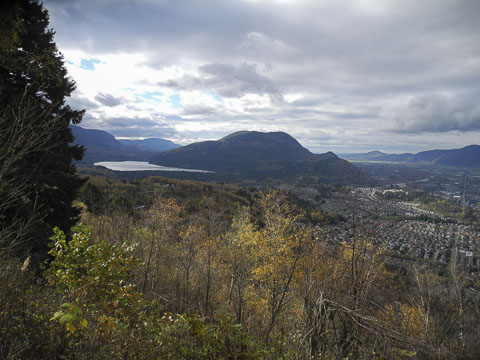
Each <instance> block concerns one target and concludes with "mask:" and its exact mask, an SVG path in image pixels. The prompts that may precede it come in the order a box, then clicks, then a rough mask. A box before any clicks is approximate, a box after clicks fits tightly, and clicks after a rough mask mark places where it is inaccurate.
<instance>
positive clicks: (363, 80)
mask: <svg viewBox="0 0 480 360" xmlns="http://www.w3.org/2000/svg"><path fill="white" fill-rule="evenodd" d="M45 7H46V8H47V9H48V10H49V12H50V25H51V26H52V27H53V28H54V30H55V31H56V37H55V41H56V43H57V45H58V47H59V49H60V51H61V52H62V53H63V55H64V57H65V60H66V66H67V69H68V71H69V74H70V76H72V78H73V79H74V80H75V81H76V83H77V90H76V91H75V93H74V95H73V96H72V98H71V99H70V103H71V105H72V106H74V107H76V108H85V109H86V110H87V113H86V115H85V117H84V121H83V123H82V126H83V127H85V128H96V129H102V130H106V131H109V132H110V133H112V134H113V135H115V136H116V137H121V138H146V137H162V138H166V139H170V140H173V141H174V142H177V143H179V144H188V143H191V142H194V141H201V140H210V139H218V138H220V137H222V136H225V135H227V134H229V133H232V132H234V131H239V130H257V131H285V132H287V133H289V134H291V135H292V136H294V137H295V138H297V140H299V141H300V143H301V144H302V145H304V146H305V147H307V148H309V149H310V150H312V151H313V152H319V153H320V152H325V151H328V150H331V151H334V152H335V153H340V154H341V153H347V152H365V151H370V150H383V151H386V152H400V151H413V152H416V151H421V150H427V149H432V148H455V147H462V146H466V145H469V144H473V143H480V136H479V135H480V21H479V20H478V15H479V14H480V1H478V0H465V1H464V0H422V1H419V0H397V1H393V0H345V1H339V0H332V1H321V0H315V1H314V0H290V1H288V0H171V1H170V0H72V1H68V0H67V1H66V0H46V1H45Z"/></svg>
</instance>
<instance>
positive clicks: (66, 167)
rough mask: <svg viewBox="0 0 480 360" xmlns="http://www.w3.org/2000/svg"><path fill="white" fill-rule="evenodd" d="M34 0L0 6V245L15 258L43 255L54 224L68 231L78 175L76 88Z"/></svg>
mask: <svg viewBox="0 0 480 360" xmlns="http://www.w3.org/2000/svg"><path fill="white" fill-rule="evenodd" d="M48 23H49V18H48V12H47V10H46V9H44V7H43V5H42V4H41V3H39V2H38V1H36V0H32V1H30V0H3V1H2V3H1V5H0V199H1V201H0V250H3V252H4V253H5V251H9V252H12V253H14V254H15V255H17V256H19V257H24V256H27V255H35V258H37V259H41V258H43V257H44V256H45V255H46V252H47V243H48V239H49V237H50V236H51V234H52V229H53V227H54V226H59V227H60V228H61V229H63V230H65V231H68V230H69V229H70V228H71V226H72V225H73V224H74V223H75V222H76V220H77V217H78V213H79V211H78V210H77V209H76V208H75V207H73V206H72V201H73V200H74V199H75V197H76V194H77V191H78V189H79V187H80V186H81V185H82V184H83V180H82V179H80V178H79V177H78V176H77V175H76V174H75V167H74V166H73V165H72V159H75V160H79V159H81V157H82V155H83V148H82V147H78V146H72V145H71V144H70V143H71V142H72V141H73V139H74V138H73V135H72V132H71V130H70V128H69V125H70V123H73V124H78V123H80V121H81V119H82V115H83V111H77V110H73V109H71V108H70V107H69V106H68V105H67V104H66V103H65V100H66V98H67V97H68V96H70V94H71V92H72V91H73V90H74V89H75V84H74V82H73V81H72V80H71V79H69V78H68V76H67V71H66V69H65V67H64V62H63V57H62V55H61V54H60V53H59V51H58V49H57V47H56V45H55V43H54V41H53V36H54V31H53V30H52V29H49V28H48Z"/></svg>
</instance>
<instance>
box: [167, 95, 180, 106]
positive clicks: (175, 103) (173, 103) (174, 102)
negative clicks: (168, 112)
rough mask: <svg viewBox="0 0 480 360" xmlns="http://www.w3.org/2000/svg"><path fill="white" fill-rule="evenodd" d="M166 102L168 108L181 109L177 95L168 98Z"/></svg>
mask: <svg viewBox="0 0 480 360" xmlns="http://www.w3.org/2000/svg"><path fill="white" fill-rule="evenodd" d="M167 101H168V102H169V103H170V107H171V108H173V109H180V108H181V107H182V104H181V103H180V96H178V95H172V96H169V97H168V100H167Z"/></svg>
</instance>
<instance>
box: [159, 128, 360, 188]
mask: <svg viewBox="0 0 480 360" xmlns="http://www.w3.org/2000/svg"><path fill="white" fill-rule="evenodd" d="M151 162H152V163H154V164H158V165H163V166H175V167H181V168H187V169H202V170H210V171H214V172H216V173H221V174H230V175H231V176H236V177H238V178H252V179H266V178H274V179H298V178H299V177H304V176H308V177H315V178H318V179H319V180H321V182H325V183H347V182H349V181H350V180H353V179H355V181H358V182H360V183H366V182H368V181H369V180H370V179H369V178H368V175H367V174H366V173H364V172H363V171H362V170H360V169H358V168H356V167H355V166H353V165H351V164H350V163H348V162H347V161H345V160H342V159H339V158H338V157H337V156H336V155H335V154H334V153H332V152H328V153H326V154H313V153H311V152H310V151H309V150H308V149H306V148H304V147H303V146H302V145H300V143H299V142H298V141H297V140H295V139H294V138H293V137H292V136H290V135H288V134H286V133H284V132H270V133H262V132H257V131H242V132H237V133H233V134H231V135H228V136H226V137H224V138H222V139H220V140H217V141H204V142H198V143H193V144H190V145H187V146H183V147H181V148H177V149H172V150H169V151H166V152H163V153H160V154H157V155H155V156H154V157H153V158H152V159H151Z"/></svg>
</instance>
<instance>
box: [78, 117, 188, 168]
mask: <svg viewBox="0 0 480 360" xmlns="http://www.w3.org/2000/svg"><path fill="white" fill-rule="evenodd" d="M70 128H71V129H72V132H73V135H74V136H75V140H74V142H73V143H74V144H75V145H77V144H78V145H83V146H84V147H85V149H86V151H85V154H84V157H83V159H82V160H81V162H82V163H95V162H98V161H124V160H138V161H147V160H149V159H150V157H151V156H152V155H153V154H154V153H156V152H158V151H164V150H166V149H172V148H175V147H178V146H179V145H177V144H174V143H173V142H171V141H169V140H164V139H159V138H152V139H145V140H117V139H115V137H114V136H113V135H112V134H110V133H108V132H106V131H103V130H96V129H84V128H82V127H80V126H76V125H71V126H70Z"/></svg>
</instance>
